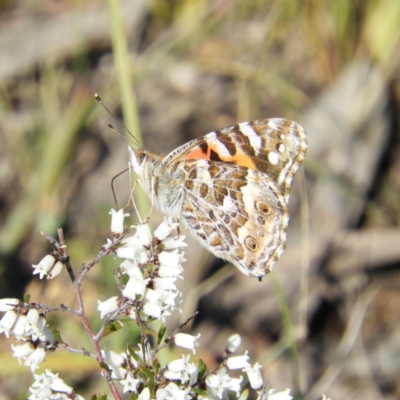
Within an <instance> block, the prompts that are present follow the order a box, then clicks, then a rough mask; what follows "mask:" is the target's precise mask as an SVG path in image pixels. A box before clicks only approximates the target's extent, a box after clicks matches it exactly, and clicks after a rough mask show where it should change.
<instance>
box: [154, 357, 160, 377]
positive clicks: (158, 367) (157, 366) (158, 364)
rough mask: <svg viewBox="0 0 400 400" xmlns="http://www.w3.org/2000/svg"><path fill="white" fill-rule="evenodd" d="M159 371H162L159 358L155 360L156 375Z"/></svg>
mask: <svg viewBox="0 0 400 400" xmlns="http://www.w3.org/2000/svg"><path fill="white" fill-rule="evenodd" d="M159 370H160V361H159V360H158V358H155V359H154V360H153V371H154V373H155V374H158V371H159Z"/></svg>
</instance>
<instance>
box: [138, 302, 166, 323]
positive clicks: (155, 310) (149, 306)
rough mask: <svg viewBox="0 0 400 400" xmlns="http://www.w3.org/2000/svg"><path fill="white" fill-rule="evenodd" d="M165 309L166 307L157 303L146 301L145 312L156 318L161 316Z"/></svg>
mask: <svg viewBox="0 0 400 400" xmlns="http://www.w3.org/2000/svg"><path fill="white" fill-rule="evenodd" d="M163 311H164V308H163V307H162V306H160V305H159V304H156V303H146V304H145V305H144V306H143V312H144V313H145V314H147V315H148V316H150V317H153V318H156V319H158V318H160V317H161V314H162V313H163Z"/></svg>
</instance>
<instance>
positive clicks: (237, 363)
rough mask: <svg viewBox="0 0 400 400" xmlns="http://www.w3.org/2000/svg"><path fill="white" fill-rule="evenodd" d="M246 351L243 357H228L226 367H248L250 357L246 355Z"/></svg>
mask: <svg viewBox="0 0 400 400" xmlns="http://www.w3.org/2000/svg"><path fill="white" fill-rule="evenodd" d="M247 353H248V352H247V350H246V352H245V354H244V355H243V356H236V357H229V358H228V359H227V360H226V365H227V366H228V368H229V369H243V368H246V367H250V364H249V360H250V357H249V356H248V355H247Z"/></svg>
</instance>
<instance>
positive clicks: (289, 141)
mask: <svg viewBox="0 0 400 400" xmlns="http://www.w3.org/2000/svg"><path fill="white" fill-rule="evenodd" d="M129 151H130V162H131V166H132V168H133V170H134V171H135V172H136V174H137V175H138V176H139V179H140V181H141V184H142V186H143V189H144V191H145V192H146V194H147V195H148V196H149V198H150V199H151V200H152V202H153V205H154V206H155V207H156V208H157V209H158V210H160V211H161V212H162V213H163V214H164V215H166V216H171V217H172V219H173V220H174V221H178V222H180V223H182V224H183V225H184V227H186V228H187V229H188V230H189V231H190V232H191V233H192V234H193V235H194V236H195V237H196V238H197V239H198V240H199V241H200V243H201V244H202V245H203V246H204V247H205V248H206V249H208V250H209V251H210V252H211V253H213V254H214V255H216V256H217V257H220V258H222V259H224V260H226V261H229V262H230V263H232V264H233V265H235V266H236V267H237V268H238V269H239V270H240V271H241V272H243V273H244V274H245V275H247V276H250V277H258V278H261V277H262V276H264V275H266V274H267V273H268V272H270V271H271V270H272V268H273V265H274V263H275V262H276V261H277V260H278V259H279V257H280V256H281V255H282V253H283V251H284V248H285V242H286V228H287V226H288V223H289V212H288V201H289V194H290V188H291V183H292V178H293V176H294V174H295V172H296V171H297V170H298V168H299V166H300V165H301V163H302V162H303V160H304V157H305V155H306V151H307V137H306V133H305V131H304V129H303V128H302V127H301V126H300V125H299V124H297V123H296V122H294V121H289V120H287V119H283V118H271V119H263V120H256V121H252V122H243V123H240V124H238V125H233V126H230V127H228V128H224V129H221V130H218V131H215V132H211V133H208V134H207V135H205V136H203V137H200V138H198V139H194V140H192V141H190V142H188V143H186V144H184V145H182V146H181V147H178V148H177V149H176V150H174V151H172V152H171V153H170V154H168V155H167V156H160V155H156V154H152V153H150V152H148V151H145V150H143V149H138V150H137V151H135V150H133V149H132V148H131V147H129Z"/></svg>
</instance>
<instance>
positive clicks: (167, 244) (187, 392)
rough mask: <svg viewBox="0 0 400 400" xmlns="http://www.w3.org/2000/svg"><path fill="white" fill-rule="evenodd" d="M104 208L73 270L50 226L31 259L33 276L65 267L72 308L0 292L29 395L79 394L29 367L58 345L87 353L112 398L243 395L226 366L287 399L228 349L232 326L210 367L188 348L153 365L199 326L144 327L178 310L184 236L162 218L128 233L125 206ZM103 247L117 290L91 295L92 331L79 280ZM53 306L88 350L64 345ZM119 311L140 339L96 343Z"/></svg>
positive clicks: (4, 324) (277, 399)
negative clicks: (98, 244)
mask: <svg viewBox="0 0 400 400" xmlns="http://www.w3.org/2000/svg"><path fill="white" fill-rule="evenodd" d="M110 214H111V215H112V222H111V231H112V234H113V239H112V240H107V243H106V244H105V245H104V246H103V247H102V248H101V251H100V253H99V254H98V256H97V257H96V258H95V260H94V261H93V262H92V263H90V264H88V265H84V266H83V267H82V268H81V271H80V273H79V275H78V276H75V274H74V271H73V269H72V266H71V264H70V260H69V257H68V255H67V251H66V245H65V241H64V237H63V233H62V231H61V230H59V232H58V236H59V240H58V241H56V240H55V239H54V238H51V237H46V238H47V239H48V240H49V241H50V242H51V244H52V246H53V247H54V251H53V253H52V254H50V255H46V256H45V257H44V258H43V259H42V260H41V261H40V262H39V264H37V265H33V268H34V271H33V274H37V275H39V278H40V279H43V278H45V277H46V278H47V279H54V278H56V277H57V275H59V274H60V272H61V271H62V269H63V268H64V267H65V268H66V270H67V271H68V273H69V275H70V278H71V280H72V283H73V285H74V289H75V295H76V299H77V303H78V309H76V310H75V309H70V308H68V307H66V306H64V305H61V306H60V307H49V306H45V305H42V304H37V303H30V302H29V298H25V299H24V301H20V300H19V299H1V300H0V311H1V312H4V313H5V314H4V316H3V318H2V319H1V321H0V333H4V335H5V336H6V337H7V338H10V337H12V338H13V339H15V340H16V341H19V342H20V344H16V345H11V348H12V350H13V356H14V357H15V358H17V359H18V361H19V362H20V363H23V364H24V365H25V366H27V367H29V368H30V369H31V371H32V374H33V377H34V383H33V384H32V385H31V387H30V388H29V391H30V396H29V400H36V399H82V397H81V396H79V395H78V394H76V393H75V392H74V390H73V389H72V388H71V387H69V386H67V385H66V384H65V383H64V382H63V381H62V379H61V378H59V377H58V374H54V373H53V372H51V371H50V370H46V371H44V372H43V373H41V374H36V373H35V371H36V370H37V369H38V368H39V365H40V364H41V362H42V361H43V360H44V359H45V357H46V354H47V353H48V352H50V351H51V352H54V351H58V350H61V349H62V348H67V349H69V350H70V351H74V352H81V353H82V354H84V355H89V356H91V357H93V358H95V359H96V360H97V361H98V363H99V366H100V368H101V373H102V375H103V376H104V377H105V378H106V380H107V383H108V385H109V387H110V390H111V392H112V394H113V396H114V398H115V399H121V392H123V393H127V392H129V393H131V398H132V399H139V400H150V399H157V400H167V399H178V400H179V399H182V400H183V399H204V400H205V399H225V398H227V396H228V393H229V392H233V393H235V394H236V396H237V397H239V396H240V399H246V398H247V394H248V389H245V390H244V389H243V387H242V383H243V377H242V376H240V377H239V378H235V377H231V376H230V371H233V370H241V371H243V372H244V373H245V374H247V377H248V381H249V383H250V387H251V388H252V389H254V390H256V391H257V393H258V395H257V396H258V399H260V400H261V399H269V400H289V399H292V396H290V390H288V389H287V390H285V391H283V392H279V393H277V392H276V391H275V390H273V389H270V390H268V389H267V388H266V386H265V385H264V383H263V379H262V375H261V371H260V370H261V365H260V364H258V363H255V364H254V365H253V366H251V364H250V362H249V361H250V358H249V356H248V354H247V351H246V352H245V354H244V355H239V356H231V355H232V354H233V353H234V352H235V351H236V350H237V348H238V347H239V345H240V341H241V339H240V336H239V335H237V334H235V335H232V336H231V337H230V338H228V340H227V345H226V349H225V354H226V357H225V360H224V361H223V362H222V363H221V364H220V365H219V367H218V368H216V369H214V370H213V371H211V372H207V370H206V366H205V364H204V362H203V361H202V360H198V361H192V362H191V359H190V357H191V356H190V355H184V354H183V355H182V356H181V357H180V358H178V359H176V360H173V361H171V362H169V363H168V364H167V365H161V363H160V361H159V358H158V353H159V352H160V351H162V349H163V348H165V347H166V345H167V344H168V343H170V342H173V343H174V344H175V345H176V346H178V347H182V348H184V349H188V350H190V351H191V352H192V353H193V355H195V354H196V349H197V347H198V346H199V343H198V339H199V338H200V336H201V334H200V333H199V334H197V335H196V336H192V335H188V334H185V333H181V332H180V330H181V328H182V327H183V326H184V325H185V324H186V323H187V322H188V321H186V323H184V324H182V325H181V326H180V327H179V328H178V329H177V330H176V331H175V332H173V333H172V334H169V335H166V328H165V326H164V325H162V326H161V328H160V329H159V330H158V332H155V331H153V330H152V329H151V322H152V321H155V320H161V321H163V322H165V320H166V318H168V317H169V316H170V315H171V313H172V312H174V311H176V310H180V306H181V303H182V293H181V292H180V291H179V290H178V289H177V287H176V285H175V283H176V281H177V279H183V278H182V275H181V274H182V271H183V267H182V263H183V262H184V261H185V258H184V255H183V248H184V247H185V246H186V244H185V242H184V236H179V237H176V235H175V236H173V235H172V236H170V235H171V233H172V232H173V231H175V230H176V228H177V224H176V223H173V222H172V221H171V220H170V219H165V220H164V222H163V223H162V224H161V225H160V226H159V227H158V228H157V229H156V230H155V231H154V234H151V232H150V229H149V227H148V225H146V224H141V225H137V226H134V227H133V229H134V233H133V234H132V235H130V236H128V235H127V231H126V230H125V229H124V218H125V217H127V216H129V214H124V212H123V210H119V211H114V210H111V212H110ZM108 255H113V256H117V257H119V258H121V259H122V260H123V261H122V262H121V264H120V266H119V269H118V272H117V273H116V274H115V279H116V284H117V287H118V289H119V295H116V296H113V297H111V298H109V299H107V300H104V301H99V302H98V307H97V309H98V311H99V313H100V318H102V319H105V318H106V320H105V322H104V323H103V325H102V326H101V328H100V329H99V331H98V332H96V333H95V332H93V330H92V328H91V326H90V324H89V322H88V320H87V317H86V314H85V311H84V307H83V304H84V303H83V299H82V296H81V292H80V285H81V282H82V279H83V278H84V276H85V274H86V273H87V272H88V271H89V270H90V269H91V268H93V267H94V266H95V265H96V264H97V263H98V261H99V260H100V259H101V258H102V257H105V256H108ZM54 311H69V312H72V313H75V314H76V315H78V316H79V317H80V318H81V319H82V322H83V325H84V327H85V329H86V332H87V334H88V336H89V338H90V340H91V342H92V345H93V352H88V351H87V350H85V351H82V350H79V349H72V348H71V347H69V346H68V345H67V344H66V343H63V341H62V339H61V337H60V335H59V334H58V331H57V330H56V329H54V328H51V327H49V326H48V325H47V322H46V316H47V314H48V313H49V312H54ZM120 316H124V317H125V318H126V316H127V317H129V318H130V319H132V320H134V321H135V323H136V324H137V325H138V326H139V328H140V330H141V343H139V344H138V347H137V348H136V349H135V348H132V347H131V346H129V345H127V346H126V351H125V352H124V353H122V354H118V353H114V352H112V351H110V350H107V349H102V348H101V346H100V343H101V339H102V337H104V336H105V335H108V334H110V333H112V332H114V331H117V330H119V329H121V328H122V327H123V322H122V321H121V320H119V319H118V317H120ZM149 335H150V336H153V340H149ZM151 343H152V344H151ZM106 398H107V396H106V395H100V396H97V397H96V396H92V399H106Z"/></svg>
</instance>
